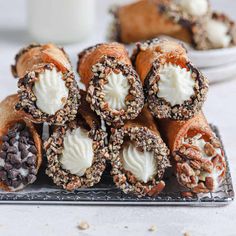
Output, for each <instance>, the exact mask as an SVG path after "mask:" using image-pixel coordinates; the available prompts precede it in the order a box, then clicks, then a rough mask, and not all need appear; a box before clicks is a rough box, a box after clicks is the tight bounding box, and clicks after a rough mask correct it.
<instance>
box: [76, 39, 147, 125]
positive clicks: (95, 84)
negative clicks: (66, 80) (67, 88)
mask: <svg viewBox="0 0 236 236" xmlns="http://www.w3.org/2000/svg"><path fill="white" fill-rule="evenodd" d="M78 57H79V61H78V67H77V71H78V73H79V75H80V78H81V81H82V82H83V83H84V84H85V86H86V90H87V101H88V102H89V104H90V106H91V108H92V110H94V111H95V112H96V113H97V114H98V115H99V116H100V117H101V118H102V119H103V120H105V121H106V123H107V124H108V125H112V126H120V125H123V124H124V122H125V121H126V120H132V119H134V118H136V117H137V116H138V114H139V113H140V111H141V110H142V108H143V105H144V96H143V88H142V84H141V81H140V79H139V76H138V74H137V73H136V71H135V70H134V68H133V67H132V63H131V61H130V58H129V55H128V52H127V50H126V48H125V47H124V45H122V44H119V43H103V44H97V45H95V46H93V47H90V48H87V49H85V50H84V51H82V52H81V53H80V54H79V56H78Z"/></svg>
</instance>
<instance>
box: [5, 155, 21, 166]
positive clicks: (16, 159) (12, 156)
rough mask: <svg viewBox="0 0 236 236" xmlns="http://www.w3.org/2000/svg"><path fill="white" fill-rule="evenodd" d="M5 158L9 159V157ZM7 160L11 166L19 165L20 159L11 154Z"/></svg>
mask: <svg viewBox="0 0 236 236" xmlns="http://www.w3.org/2000/svg"><path fill="white" fill-rule="evenodd" d="M7 157H9V155H8V156H7ZM9 159H10V163H11V164H12V165H17V164H21V159H20V158H19V157H18V156H17V155H15V154H11V155H10V157H9Z"/></svg>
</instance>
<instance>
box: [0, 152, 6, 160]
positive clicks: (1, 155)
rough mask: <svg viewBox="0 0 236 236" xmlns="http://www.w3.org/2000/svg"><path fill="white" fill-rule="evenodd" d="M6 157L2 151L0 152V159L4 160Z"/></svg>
mask: <svg viewBox="0 0 236 236" xmlns="http://www.w3.org/2000/svg"><path fill="white" fill-rule="evenodd" d="M6 157H7V153H6V152H4V151H1V152H0V158H2V159H6Z"/></svg>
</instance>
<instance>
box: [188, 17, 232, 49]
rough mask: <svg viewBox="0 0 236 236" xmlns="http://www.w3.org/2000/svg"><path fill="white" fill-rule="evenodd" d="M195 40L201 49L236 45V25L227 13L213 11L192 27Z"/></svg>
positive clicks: (197, 46)
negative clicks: (205, 18)
mask: <svg viewBox="0 0 236 236" xmlns="http://www.w3.org/2000/svg"><path fill="white" fill-rule="evenodd" d="M192 30H193V40H194V43H195V46H196V48H197V49H199V50H207V49H213V48H227V47H232V46H235V45H236V25H235V22H233V21H232V20H231V19H230V18H229V17H228V16H227V15H225V14H222V13H217V12H213V13H212V15H211V17H209V18H207V20H206V21H204V22H202V21H201V22H199V23H198V24H195V25H194V26H193V28H192Z"/></svg>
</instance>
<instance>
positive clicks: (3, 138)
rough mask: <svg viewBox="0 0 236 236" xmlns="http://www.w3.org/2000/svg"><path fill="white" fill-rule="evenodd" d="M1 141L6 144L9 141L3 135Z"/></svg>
mask: <svg viewBox="0 0 236 236" xmlns="http://www.w3.org/2000/svg"><path fill="white" fill-rule="evenodd" d="M1 140H2V141H3V142H7V141H8V140H9V138H8V136H7V135H4V136H2V137H1Z"/></svg>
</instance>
